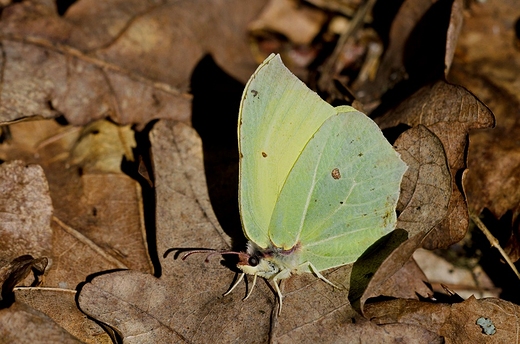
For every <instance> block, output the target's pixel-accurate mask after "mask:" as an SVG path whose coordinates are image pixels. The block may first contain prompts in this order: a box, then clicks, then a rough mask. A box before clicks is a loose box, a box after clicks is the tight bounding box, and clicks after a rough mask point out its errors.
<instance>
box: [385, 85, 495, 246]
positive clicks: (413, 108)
mask: <svg viewBox="0 0 520 344" xmlns="http://www.w3.org/2000/svg"><path fill="white" fill-rule="evenodd" d="M377 122H378V124H379V125H380V126H381V127H382V128H388V127H394V126H397V125H398V124H406V125H408V126H411V127H414V126H417V125H419V124H422V125H424V126H425V127H427V128H428V129H429V130H430V131H431V132H432V133H434V134H435V135H436V136H437V137H438V138H439V139H440V141H441V142H442V145H443V147H444V151H445V152H446V156H447V160H448V165H449V167H450V172H451V175H452V181H453V182H452V189H453V191H452V196H451V201H450V204H449V209H448V216H447V217H446V218H445V220H444V221H443V222H441V223H440V224H439V225H438V226H437V228H435V229H434V232H433V233H432V234H430V235H429V237H428V239H427V240H426V241H425V243H424V245H425V248H429V249H434V248H439V247H447V246H449V245H451V244H453V243H455V242H458V241H459V240H460V239H462V237H463V236H464V234H465V233H466V231H467V228H468V223H469V218H468V213H467V206H466V200H465V197H464V196H463V193H462V191H461V190H460V185H462V181H461V178H462V175H463V173H461V172H462V171H461V170H463V169H465V168H466V154H465V152H466V146H467V142H468V134H469V131H470V130H472V129H483V128H489V127H493V126H494V125H495V119H494V116H493V113H492V112H491V111H490V110H489V109H488V108H487V107H486V106H485V105H484V104H483V103H482V102H481V101H480V100H478V99H477V98H476V97H475V96H474V95H473V94H471V93H470V92H468V91H467V90H466V89H464V88H463V87H460V86H455V85H450V84H448V83H446V82H444V81H438V82H436V83H434V84H432V85H429V86H426V87H423V88H422V89H420V90H419V91H417V92H416V93H415V94H414V95H412V96H411V97H410V98H408V99H407V101H405V102H403V103H402V104H401V105H399V106H398V107H397V108H396V109H394V110H393V111H391V112H390V113H388V114H386V115H385V116H383V117H382V118H380V119H378V120H377ZM459 171H460V172H459Z"/></svg>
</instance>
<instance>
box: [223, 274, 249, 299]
mask: <svg viewBox="0 0 520 344" xmlns="http://www.w3.org/2000/svg"><path fill="white" fill-rule="evenodd" d="M244 275H245V273H243V272H242V273H241V274H240V277H238V279H237V281H236V282H235V283H234V284H233V285H232V286H231V288H230V289H229V290H228V291H226V292H225V293H224V294H223V295H222V296H228V295H229V294H231V292H232V291H233V289H235V287H236V286H237V285H238V284H239V283H240V282H242V280H243V279H244ZM255 277H256V276H255Z"/></svg>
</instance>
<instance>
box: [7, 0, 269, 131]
mask: <svg viewBox="0 0 520 344" xmlns="http://www.w3.org/2000/svg"><path fill="white" fill-rule="evenodd" d="M264 3H265V1H255V2H253V3H248V2H247V3H246V2H243V1H240V0H239V1H237V0H235V1H222V0H221V1H208V0H199V1H165V2H160V3H153V2H152V3H149V2H142V1H140V0H133V1H113V2H107V3H105V2H99V1H91V0H83V1H78V2H76V3H75V4H74V5H72V6H71V7H70V8H69V10H68V11H67V13H66V15H65V16H64V17H59V16H58V15H57V13H56V12H55V8H54V5H53V4H52V5H50V6H49V5H46V4H44V3H40V2H36V1H35V2H33V1H24V2H22V3H15V4H13V5H11V6H8V7H6V8H5V9H4V10H3V13H2V20H1V21H0V32H1V33H0V37H1V39H2V56H3V66H4V68H3V74H2V81H3V87H2V94H1V98H2V104H1V105H0V118H1V119H2V121H13V120H16V119H18V118H22V117H26V116H34V115H41V116H43V117H47V118H48V117H55V116H57V115H59V114H63V115H64V116H65V118H66V119H67V120H68V121H69V123H72V124H85V123H88V122H90V121H92V120H94V119H99V118H102V117H105V116H110V117H111V118H112V119H113V120H114V121H116V122H118V123H146V122H148V121H149V120H151V119H153V118H173V119H177V120H183V121H189V117H188V116H189V113H190V111H189V110H190V106H191V97H190V96H188V95H186V94H185V93H184V92H186V90H187V89H188V85H189V81H190V75H191V73H192V71H193V68H194V67H195V65H196V64H197V62H198V61H199V60H200V59H201V58H202V56H203V55H205V54H207V53H211V54H212V55H213V56H214V58H215V60H216V61H217V63H219V64H220V65H221V66H222V67H223V68H225V69H226V70H227V71H228V72H229V73H230V74H231V75H232V76H234V77H236V78H238V79H239V80H243V81H245V80H246V79H247V77H248V76H249V75H250V74H251V72H252V71H253V70H254V67H255V66H254V62H253V59H252V57H251V54H250V53H248V49H249V47H248V46H247V34H246V32H247V30H246V27H247V24H248V23H249V22H250V21H251V19H252V18H254V16H256V14H257V13H258V12H259V10H260V9H261V8H262V6H263V4H264ZM202 9H203V10H202ZM231 9H232V10H231Z"/></svg>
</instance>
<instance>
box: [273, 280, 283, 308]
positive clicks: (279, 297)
mask: <svg viewBox="0 0 520 344" xmlns="http://www.w3.org/2000/svg"><path fill="white" fill-rule="evenodd" d="M273 284H274V289H275V290H276V293H277V294H278V315H280V314H282V298H283V296H282V292H281V291H280V286H279V285H278V279H277V278H276V276H275V277H274V278H273Z"/></svg>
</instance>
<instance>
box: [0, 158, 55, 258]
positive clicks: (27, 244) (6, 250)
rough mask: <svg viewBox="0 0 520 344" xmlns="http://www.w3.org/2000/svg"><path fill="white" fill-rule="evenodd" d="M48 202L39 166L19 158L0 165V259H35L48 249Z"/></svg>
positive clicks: (49, 201) (48, 198) (46, 253)
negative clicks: (28, 257)
mask: <svg viewBox="0 0 520 344" xmlns="http://www.w3.org/2000/svg"><path fill="white" fill-rule="evenodd" d="M52 211H53V209H52V203H51V198H50V196H49V186H48V184H47V181H46V179H45V175H44V173H43V170H42V168H41V167H40V166H37V165H30V166H26V165H25V164H24V163H23V162H21V161H12V162H5V163H3V164H2V165H0V222H1V223H2V226H1V231H0V242H2V246H3V249H2V252H1V259H2V260H4V261H7V262H9V261H11V260H12V259H14V258H16V257H19V256H22V255H27V254H29V255H31V256H33V257H35V258H40V257H45V256H48V255H49V254H50V252H51V248H52V247H51V245H52V230H51V227H50V221H51V216H52Z"/></svg>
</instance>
